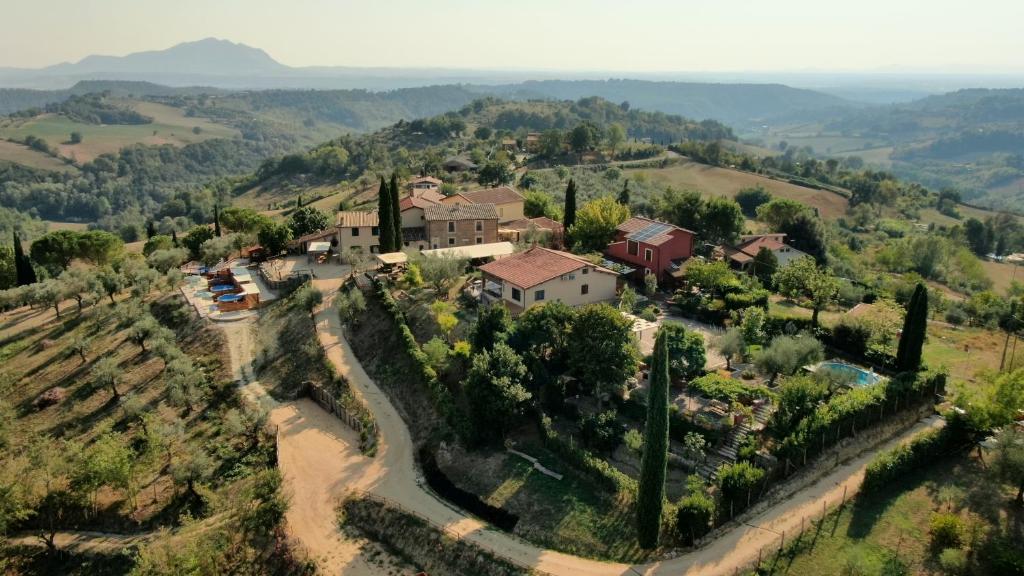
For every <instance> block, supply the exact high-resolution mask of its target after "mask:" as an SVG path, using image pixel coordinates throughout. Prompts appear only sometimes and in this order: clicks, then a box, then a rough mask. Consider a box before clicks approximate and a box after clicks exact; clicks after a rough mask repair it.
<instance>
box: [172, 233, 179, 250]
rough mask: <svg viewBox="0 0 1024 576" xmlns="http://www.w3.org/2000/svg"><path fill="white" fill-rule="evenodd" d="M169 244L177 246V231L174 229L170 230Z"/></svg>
mask: <svg viewBox="0 0 1024 576" xmlns="http://www.w3.org/2000/svg"><path fill="white" fill-rule="evenodd" d="M171 244H172V245H173V246H174V247H175V248H177V247H178V231H177V230H174V229H172V230H171Z"/></svg>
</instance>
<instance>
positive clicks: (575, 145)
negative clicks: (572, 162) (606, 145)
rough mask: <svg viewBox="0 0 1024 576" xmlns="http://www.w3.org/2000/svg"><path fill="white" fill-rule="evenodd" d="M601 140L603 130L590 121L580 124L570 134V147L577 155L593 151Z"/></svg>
mask: <svg viewBox="0 0 1024 576" xmlns="http://www.w3.org/2000/svg"><path fill="white" fill-rule="evenodd" d="M600 140H601V129H600V128H599V127H598V126H597V125H596V124H594V123H593V122H590V121H584V122H582V123H580V124H578V125H577V126H576V127H575V128H573V129H572V130H571V131H570V132H569V146H571V147H572V149H573V152H576V153H577V154H580V153H583V152H586V151H587V150H593V149H594V147H595V146H597V143H598V142H600Z"/></svg>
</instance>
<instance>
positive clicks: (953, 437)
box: [863, 415, 967, 492]
mask: <svg viewBox="0 0 1024 576" xmlns="http://www.w3.org/2000/svg"><path fill="white" fill-rule="evenodd" d="M966 440H967V428H966V426H964V425H963V423H962V420H961V419H960V418H959V417H956V416H955V415H952V416H951V417H950V418H949V420H948V421H947V423H946V425H945V426H943V427H942V428H939V429H937V430H929V431H928V432H926V433H924V434H922V435H920V436H918V437H917V438H915V439H914V440H913V441H912V442H910V443H909V444H905V445H903V446H897V447H896V448H893V449H892V450H889V451H887V452H882V453H881V454H879V455H877V456H875V458H874V460H872V461H871V463H870V464H868V467H867V470H866V471H865V473H864V485H863V490H864V491H865V492H872V491H875V490H878V489H879V488H882V487H884V486H888V485H889V484H890V483H891V482H894V481H896V480H898V479H900V478H901V477H902V476H904V475H905V474H907V473H908V472H910V471H912V470H914V469H915V468H919V467H921V466H923V465H925V464H928V463H930V462H934V461H935V459H936V458H937V457H939V456H942V455H945V454H947V453H949V451H950V450H953V449H955V448H956V447H958V446H960V445H962V444H963V443H964V442H965V441H966Z"/></svg>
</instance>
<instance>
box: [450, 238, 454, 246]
mask: <svg viewBox="0 0 1024 576" xmlns="http://www.w3.org/2000/svg"><path fill="white" fill-rule="evenodd" d="M448 245H449V246H455V238H449V239H448Z"/></svg>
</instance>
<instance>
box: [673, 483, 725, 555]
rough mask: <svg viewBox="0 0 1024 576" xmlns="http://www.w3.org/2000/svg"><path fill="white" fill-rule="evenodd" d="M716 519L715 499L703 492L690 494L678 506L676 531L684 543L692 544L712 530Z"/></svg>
mask: <svg viewBox="0 0 1024 576" xmlns="http://www.w3.org/2000/svg"><path fill="white" fill-rule="evenodd" d="M714 519H715V501H714V500H712V499H711V498H710V497H709V496H708V495H707V494H704V493H703V492H698V493H694V494H690V495H689V496H686V497H684V498H683V499H682V500H680V501H679V505H678V507H677V508H676V531H677V532H678V533H679V536H680V538H681V539H682V541H683V543H684V544H686V545H692V544H693V543H694V542H695V541H696V540H697V539H698V538H700V537H702V536H704V535H705V534H707V533H708V532H709V531H710V530H711V523H712V522H714Z"/></svg>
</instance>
